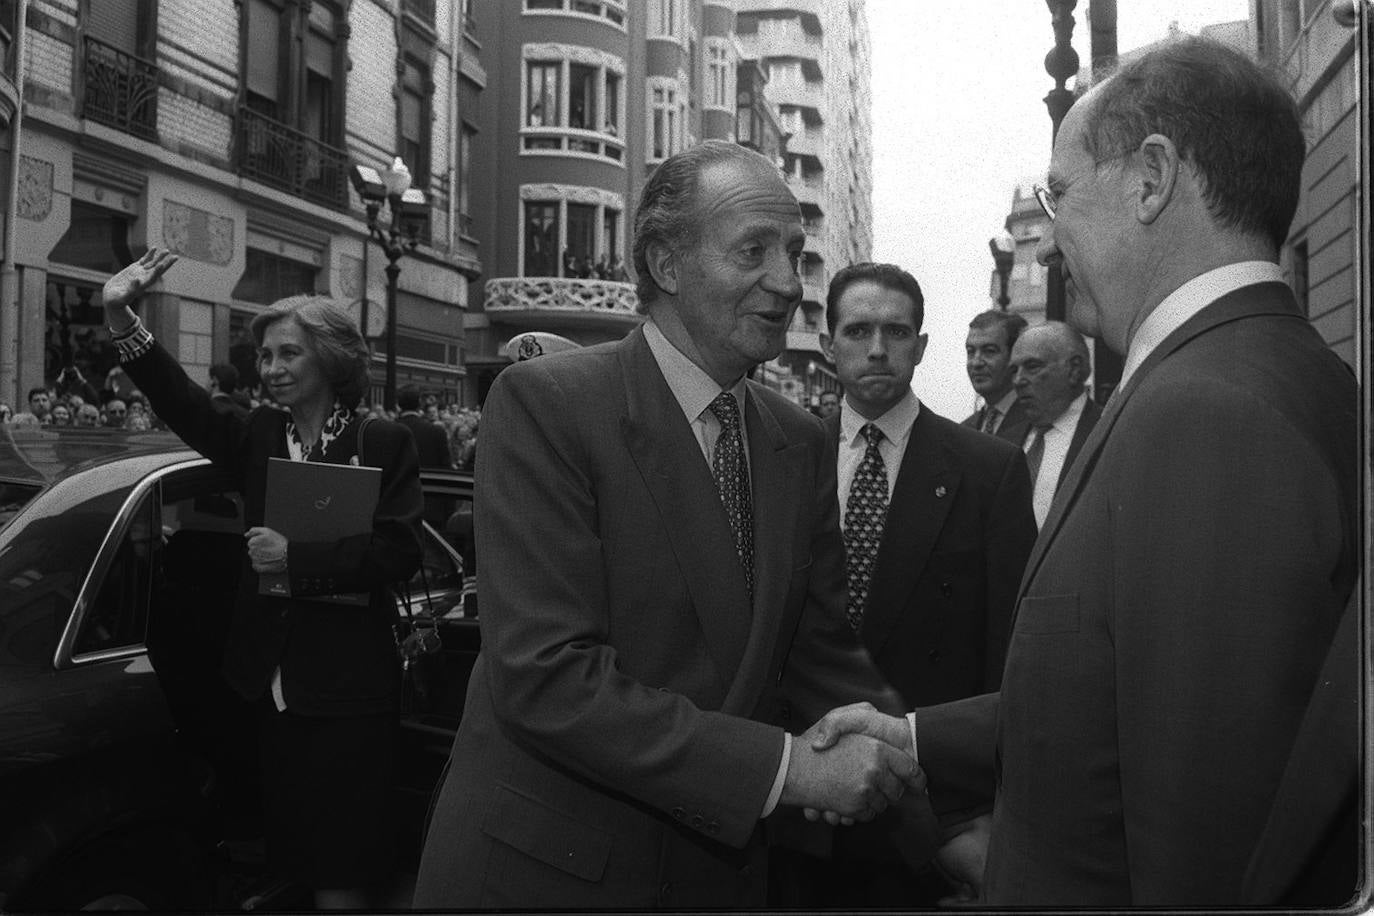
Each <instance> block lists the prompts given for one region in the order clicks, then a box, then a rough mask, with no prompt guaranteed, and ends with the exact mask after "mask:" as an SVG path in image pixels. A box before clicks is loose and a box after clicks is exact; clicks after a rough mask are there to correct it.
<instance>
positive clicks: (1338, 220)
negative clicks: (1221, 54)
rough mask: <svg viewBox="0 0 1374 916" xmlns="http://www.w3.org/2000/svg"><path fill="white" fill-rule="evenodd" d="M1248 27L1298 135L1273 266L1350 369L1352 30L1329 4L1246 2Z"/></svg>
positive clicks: (1354, 164) (1355, 147)
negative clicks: (1294, 200) (1284, 83)
mask: <svg viewBox="0 0 1374 916" xmlns="http://www.w3.org/2000/svg"><path fill="white" fill-rule="evenodd" d="M1250 25H1251V34H1252V35H1253V36H1254V43H1255V46H1254V51H1255V53H1257V54H1258V56H1259V59H1260V60H1262V61H1264V62H1267V63H1271V64H1274V65H1276V66H1280V67H1282V68H1283V71H1284V72H1285V73H1286V74H1287V76H1288V80H1289V87H1290V88H1291V89H1292V91H1293V94H1294V96H1296V97H1297V99H1298V106H1299V109H1300V110H1301V112H1302V118H1303V128H1304V131H1305V133H1306V136H1307V161H1306V162H1305V163H1304V165H1303V189H1302V196H1301V197H1300V198H1299V200H1298V212H1297V215H1296V216H1295V217H1294V219H1293V226H1292V229H1291V230H1290V231H1289V235H1288V242H1287V244H1286V245H1284V250H1283V256H1282V260H1281V262H1280V263H1281V264H1282V266H1283V269H1284V273H1285V274H1286V275H1287V277H1288V281H1289V283H1290V284H1291V285H1292V287H1293V291H1294V293H1296V295H1297V297H1298V302H1299V304H1300V305H1301V306H1302V308H1303V310H1304V311H1305V312H1306V314H1307V317H1308V318H1309V319H1310V320H1311V322H1312V324H1313V326H1314V327H1315V328H1316V329H1317V330H1318V331H1319V332H1320V333H1321V335H1322V337H1323V338H1324V339H1325V340H1326V342H1327V344H1328V345H1330V347H1331V349H1332V350H1334V351H1335V352H1336V353H1337V354H1338V355H1339V356H1340V357H1341V358H1342V359H1344V360H1345V361H1346V362H1347V363H1349V364H1350V365H1352V366H1358V362H1357V357H1358V351H1359V342H1358V340H1357V339H1356V336H1355V334H1356V331H1355V327H1356V324H1355V322H1356V303H1357V302H1358V301H1359V284H1360V277H1359V269H1358V264H1359V254H1360V248H1359V246H1360V243H1361V240H1360V239H1359V233H1358V230H1357V228H1356V227H1357V226H1358V225H1359V207H1360V163H1359V154H1360V152H1359V151H1360V137H1359V123H1358V120H1357V119H1358V100H1359V96H1358V87H1359V62H1358V60H1357V56H1356V55H1357V51H1358V47H1359V41H1358V35H1357V33H1356V32H1355V30H1354V29H1352V28H1349V27H1347V26H1343V25H1341V24H1340V23H1339V22H1338V21H1337V20H1336V18H1335V16H1334V15H1333V13H1332V2H1331V0H1251V3H1250ZM1368 241H1369V240H1368V239H1365V240H1364V243H1365V244H1368Z"/></svg>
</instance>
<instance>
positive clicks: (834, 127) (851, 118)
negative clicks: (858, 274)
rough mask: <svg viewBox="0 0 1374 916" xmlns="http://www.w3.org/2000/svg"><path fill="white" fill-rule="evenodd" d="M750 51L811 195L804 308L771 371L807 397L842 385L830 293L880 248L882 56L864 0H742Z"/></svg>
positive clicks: (744, 41)
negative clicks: (876, 237) (828, 352)
mask: <svg viewBox="0 0 1374 916" xmlns="http://www.w3.org/2000/svg"><path fill="white" fill-rule="evenodd" d="M737 3H738V11H739V15H738V20H737V24H736V29H737V32H738V35H739V42H740V46H741V48H742V49H743V53H744V56H745V57H746V58H748V59H752V60H757V61H759V66H760V68H761V69H762V71H763V72H764V73H765V74H766V75H767V78H768V93H769V98H770V99H771V100H772V102H773V103H774V104H775V105H776V106H777V108H778V115H779V121H780V122H781V125H782V129H783V130H784V131H785V132H786V133H787V134H788V139H787V153H786V158H785V160H784V169H785V171H786V173H787V176H788V180H789V182H790V183H791V186H792V189H793V192H794V193H795V194H796V195H797V199H798V200H799V201H800V202H801V206H802V217H803V222H804V223H805V225H806V232H807V244H806V253H805V257H804V259H803V262H802V285H803V288H804V290H805V292H804V299H803V302H802V306H801V308H800V309H798V310H797V314H796V317H795V319H794V320H793V325H792V328H791V329H790V330H789V332H788V344H787V350H786V351H785V352H784V354H783V355H782V357H780V358H779V359H778V360H776V361H774V363H773V364H770V365H769V366H765V369H766V370H768V371H771V372H775V373H776V375H777V377H778V379H779V387H781V388H782V389H783V390H784V391H787V392H789V393H791V394H793V395H794V396H795V397H797V399H798V400H799V401H801V402H802V403H804V404H809V405H814V404H816V403H818V401H819V397H820V393H821V392H822V391H827V390H836V389H837V388H838V382H837V381H836V378H835V372H834V367H833V366H831V365H830V363H829V362H828V361H827V360H826V359H825V356H824V355H823V354H822V353H821V350H820V339H819V335H820V333H821V331H823V330H824V329H825V293H826V290H827V288H828V287H829V285H830V278H831V276H833V275H834V274H835V273H836V272H837V271H838V270H840V269H841V268H843V267H845V266H847V265H849V264H852V263H855V262H857V261H867V260H868V259H869V257H870V254H871V252H872V248H873V236H872V223H873V220H872V216H873V185H872V173H873V151H872V114H871V108H872V92H871V89H870V84H869V71H870V62H871V58H872V54H871V48H870V44H869V34H868V19H867V15H866V12H865V8H864V0H737Z"/></svg>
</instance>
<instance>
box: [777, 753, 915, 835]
mask: <svg viewBox="0 0 1374 916" xmlns="http://www.w3.org/2000/svg"><path fill="white" fill-rule="evenodd" d="M814 737H815V736H814V735H812V733H811V732H810V731H808V732H807V733H806V734H804V735H802V736H799V737H798V738H797V740H795V741H793V742H792V757H791V760H790V761H789V763H788V768H787V780H786V782H785V783H784V785H783V790H782V798H781V803H782V804H785V805H796V806H799V807H805V808H809V809H816V810H820V811H826V812H829V813H830V814H831V815H832V816H833V817H834V818H835V820H833V821H832V823H835V822H838V820H839V819H841V818H848V819H851V822H852V821H853V820H859V821H867V820H872V819H873V818H874V817H875V816H877V815H878V814H879V813H881V812H882V811H883V810H884V809H885V808H886V807H887V806H888V805H889V804H890V803H892V802H895V801H897V800H898V799H900V798H901V797H902V795H903V794H905V793H906V792H907V791H908V790H913V791H919V792H924V791H925V774H923V773H921V771H920V768H919V767H917V766H916V761H915V760H913V759H912V757H911V755H910V754H906V753H904V752H902V751H899V750H897V749H896V748H894V747H892V746H891V745H890V744H886V743H884V742H882V741H879V740H877V739H875V738H870V737H868V736H867V735H845V736H843V737H841V738H840V739H839V740H838V741H835V742H832V744H831V746H830V747H828V748H827V749H826V750H825V751H817V750H815V748H814V746H813V745H814ZM827 819H828V820H829V819H830V818H827Z"/></svg>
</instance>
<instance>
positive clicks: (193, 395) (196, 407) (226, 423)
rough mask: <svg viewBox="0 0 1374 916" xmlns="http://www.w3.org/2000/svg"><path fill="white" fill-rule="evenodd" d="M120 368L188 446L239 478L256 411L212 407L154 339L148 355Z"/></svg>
mask: <svg viewBox="0 0 1374 916" xmlns="http://www.w3.org/2000/svg"><path fill="white" fill-rule="evenodd" d="M120 368H122V369H123V370H124V371H125V373H127V374H128V376H129V378H130V379H132V380H133V382H134V384H135V385H137V386H138V388H139V390H140V391H142V392H143V394H144V396H145V397H147V398H148V403H149V404H150V405H152V408H153V412H154V413H156V414H157V415H158V416H159V417H161V418H162V420H163V422H165V423H166V424H167V427H168V428H169V429H171V430H172V432H174V433H176V434H177V435H178V436H180V437H181V440H182V441H183V442H185V443H186V444H187V445H189V446H191V448H193V449H195V450H196V451H198V452H200V453H201V454H202V455H204V456H205V457H206V458H209V459H210V460H211V461H213V462H214V463H215V464H217V465H219V466H221V467H224V468H227V469H229V470H230V471H231V472H232V473H233V474H234V475H235V476H236V477H238V478H239V479H242V477H243V470H244V469H243V456H244V454H245V453H246V451H247V439H248V435H249V432H248V431H249V429H250V428H252V426H253V423H254V420H255V418H257V413H256V412H255V413H253V414H248V415H247V416H244V415H242V414H236V413H234V412H233V411H227V410H226V411H220V410H216V409H215V408H214V405H213V404H211V402H210V393H209V392H208V391H206V390H205V389H204V388H202V387H200V386H199V385H197V384H196V383H195V382H193V381H191V379H190V377H188V376H187V375H186V370H184V369H182V368H181V364H180V363H178V362H177V361H176V360H175V359H173V358H172V356H171V354H170V353H168V352H167V351H166V350H165V349H164V348H163V346H162V344H160V343H158V342H157V341H154V342H153V347H152V349H151V350H149V351H148V352H147V353H145V354H143V355H142V356H140V357H138V358H137V359H134V360H131V361H129V362H127V363H123V364H122V365H121V367H120ZM261 409H264V408H260V410H261ZM265 409H268V410H270V409H271V408H265Z"/></svg>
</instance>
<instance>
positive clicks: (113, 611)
mask: <svg viewBox="0 0 1374 916" xmlns="http://www.w3.org/2000/svg"><path fill="white" fill-rule="evenodd" d="M155 493H156V490H155V489H152V488H150V489H149V490H147V491H146V492H145V493H144V495H143V496H142V498H140V499H139V501H138V504H137V505H136V506H135V508H134V511H133V512H132V513H130V514H129V516H128V523H127V524H126V525H125V526H124V530H123V532H122V533H121V535H120V538H119V542H118V546H117V547H116V548H115V552H114V556H113V558H112V560H111V562H110V565H109V567H108V568H107V569H106V570H105V576H104V578H103V579H102V580H101V582H100V588H99V589H98V590H97V591H96V593H95V597H94V598H93V599H92V600H91V602H90V605H89V606H88V607H87V608H86V613H85V614H84V615H83V616H82V619H81V625H80V628H79V629H78V630H77V633H76V642H75V644H74V652H73V654H74V655H78V656H79V655H86V654H89V653H92V652H107V651H110V650H114V649H123V648H129V647H131V646H140V645H142V644H143V642H144V640H145V639H146V638H147V635H148V598H149V594H150V591H151V588H152V582H153V561H154V557H155V554H156V553H157V552H158V551H159V550H160V549H161V544H162V525H161V523H160V519H159V517H158V514H157V503H156V500H155V498H154V497H155Z"/></svg>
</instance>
